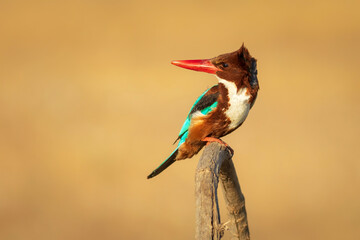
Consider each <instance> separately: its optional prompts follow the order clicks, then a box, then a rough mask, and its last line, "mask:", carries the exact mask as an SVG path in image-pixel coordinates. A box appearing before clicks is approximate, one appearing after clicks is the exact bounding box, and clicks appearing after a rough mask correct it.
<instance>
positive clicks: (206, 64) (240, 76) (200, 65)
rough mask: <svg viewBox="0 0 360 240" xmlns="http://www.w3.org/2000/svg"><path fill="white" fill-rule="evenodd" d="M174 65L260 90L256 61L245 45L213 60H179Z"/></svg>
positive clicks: (173, 62) (238, 85) (239, 85)
mask: <svg viewBox="0 0 360 240" xmlns="http://www.w3.org/2000/svg"><path fill="white" fill-rule="evenodd" d="M171 63H172V64H174V65H176V66H179V67H183V68H186V69H191V70H195V71H201V72H207V73H211V74H215V75H216V76H217V77H218V78H219V79H222V80H226V81H230V82H234V83H235V84H236V86H237V87H238V89H239V88H240V87H242V86H246V87H250V88H251V89H256V90H257V89H258V87H259V86H258V79H257V67H256V59H255V58H253V57H252V56H251V55H250V53H249V51H248V50H247V48H246V47H245V46H244V44H243V45H242V46H241V48H240V49H239V50H237V51H235V52H231V53H226V54H222V55H220V56H217V57H214V58H211V59H200V60H177V61H172V62H171Z"/></svg>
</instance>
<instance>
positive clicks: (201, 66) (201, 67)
mask: <svg viewBox="0 0 360 240" xmlns="http://www.w3.org/2000/svg"><path fill="white" fill-rule="evenodd" d="M171 64H174V65H176V66H178V67H182V68H186V69H190V70H195V71H200V72H207V73H212V74H215V73H216V72H217V71H221V69H219V68H217V67H215V65H214V64H212V63H211V61H210V59H201V60H175V61H172V62H171Z"/></svg>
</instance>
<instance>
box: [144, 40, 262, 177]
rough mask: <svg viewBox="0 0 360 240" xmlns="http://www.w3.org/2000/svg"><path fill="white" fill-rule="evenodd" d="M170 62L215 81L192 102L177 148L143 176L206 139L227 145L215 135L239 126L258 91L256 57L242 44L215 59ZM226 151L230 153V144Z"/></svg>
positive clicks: (186, 154) (192, 150)
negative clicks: (213, 75)
mask: <svg viewBox="0 0 360 240" xmlns="http://www.w3.org/2000/svg"><path fill="white" fill-rule="evenodd" d="M171 63H172V64H174V65H176V66H179V67H182V68H186V69H191V70H195V71H201V72H206V73H210V74H215V76H216V77H217V79H218V80H219V84H218V85H215V86H213V87H211V88H209V89H208V90H206V91H205V92H204V93H203V94H201V96H200V97H199V98H198V99H197V100H196V101H195V103H194V105H193V106H192V108H191V110H190V112H189V114H188V116H187V118H186V120H185V123H184V124H183V126H182V128H181V130H180V133H179V136H178V138H177V139H176V141H178V140H179V143H178V145H177V148H176V149H175V150H174V152H173V153H172V154H171V155H170V156H169V157H168V158H167V159H166V160H165V161H164V162H163V163H162V164H161V165H160V166H159V167H158V168H156V169H155V170H154V171H153V172H152V173H151V174H150V175H149V176H148V177H147V178H152V177H155V176H156V175H158V174H159V173H161V172H162V171H164V170H165V169H166V168H167V167H169V166H170V165H171V164H173V163H174V162H175V161H176V160H182V159H186V158H191V157H192V156H194V155H195V154H197V153H198V152H199V151H200V150H201V149H202V148H203V147H204V146H205V145H206V144H207V143H208V142H213V141H216V142H220V143H222V144H224V145H226V146H227V147H229V146H228V145H227V144H226V143H224V142H223V141H222V140H220V139H219V138H221V137H223V136H225V135H227V134H229V133H231V132H232V131H234V130H235V129H237V128H238V127H240V126H241V124H242V123H243V122H244V121H245V119H246V117H247V115H248V113H249V111H250V109H251V108H252V106H253V105H254V103H255V100H256V96H257V92H258V90H259V83H258V79H257V69H256V59H255V58H253V57H252V56H251V55H250V53H249V51H248V50H247V48H246V47H245V46H244V44H243V45H242V46H241V48H240V49H239V50H237V51H235V52H232V53H226V54H222V55H220V56H218V57H215V58H211V59H202V60H180V61H172V62H171ZM176 141H175V142H176ZM229 150H230V151H231V152H232V153H233V150H232V149H231V148H230V147H229Z"/></svg>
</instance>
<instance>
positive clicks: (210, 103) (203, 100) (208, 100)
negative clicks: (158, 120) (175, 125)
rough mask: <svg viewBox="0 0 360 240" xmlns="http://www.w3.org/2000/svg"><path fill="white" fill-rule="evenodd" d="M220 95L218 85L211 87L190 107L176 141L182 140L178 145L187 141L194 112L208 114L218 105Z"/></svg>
mask: <svg viewBox="0 0 360 240" xmlns="http://www.w3.org/2000/svg"><path fill="white" fill-rule="evenodd" d="M218 96H219V90H218V85H215V86H213V87H211V88H209V89H208V90H206V91H205V92H204V93H203V94H201V96H200V97H199V98H198V99H197V100H196V101H195V103H194V105H193V106H192V108H191V109H190V112H189V114H188V116H187V118H186V120H185V122H184V124H183V126H182V127H181V130H180V133H179V136H178V138H177V139H176V140H175V142H174V143H176V142H177V141H178V140H179V139H180V141H179V144H178V145H181V144H182V143H183V142H185V140H186V137H187V134H188V130H189V127H190V124H191V119H192V117H193V115H194V113H196V115H197V114H198V113H200V114H203V115H206V114H208V113H209V112H211V111H212V110H213V109H214V108H216V106H217V99H218Z"/></svg>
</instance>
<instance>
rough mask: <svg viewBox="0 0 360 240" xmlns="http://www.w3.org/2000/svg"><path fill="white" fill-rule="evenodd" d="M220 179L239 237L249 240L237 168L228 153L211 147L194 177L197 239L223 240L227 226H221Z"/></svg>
mask: <svg viewBox="0 0 360 240" xmlns="http://www.w3.org/2000/svg"><path fill="white" fill-rule="evenodd" d="M219 178H220V179H221V182H222V185H223V189H224V197H225V201H226V204H227V209H228V211H229V214H230V217H231V222H233V223H234V224H235V226H236V232H237V233H236V237H237V239H240V240H245V239H246V240H247V239H250V237H249V228H248V223H247V215H246V209H245V199H244V195H243V194H242V192H241V189H240V184H239V182H238V179H237V175H236V171H235V168H234V164H233V162H232V160H231V155H230V153H229V151H228V149H227V148H226V147H225V146H223V145H221V144H219V143H211V144H209V145H208V146H206V147H205V150H204V153H203V155H202V156H201V157H200V160H199V164H198V166H197V168H196V175H195V198H196V232H195V239H197V240H210V239H216V240H218V239H221V237H222V236H223V234H224V230H225V228H224V225H222V224H221V222H220V211H219V203H218V197H217V188H218V183H219Z"/></svg>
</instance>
